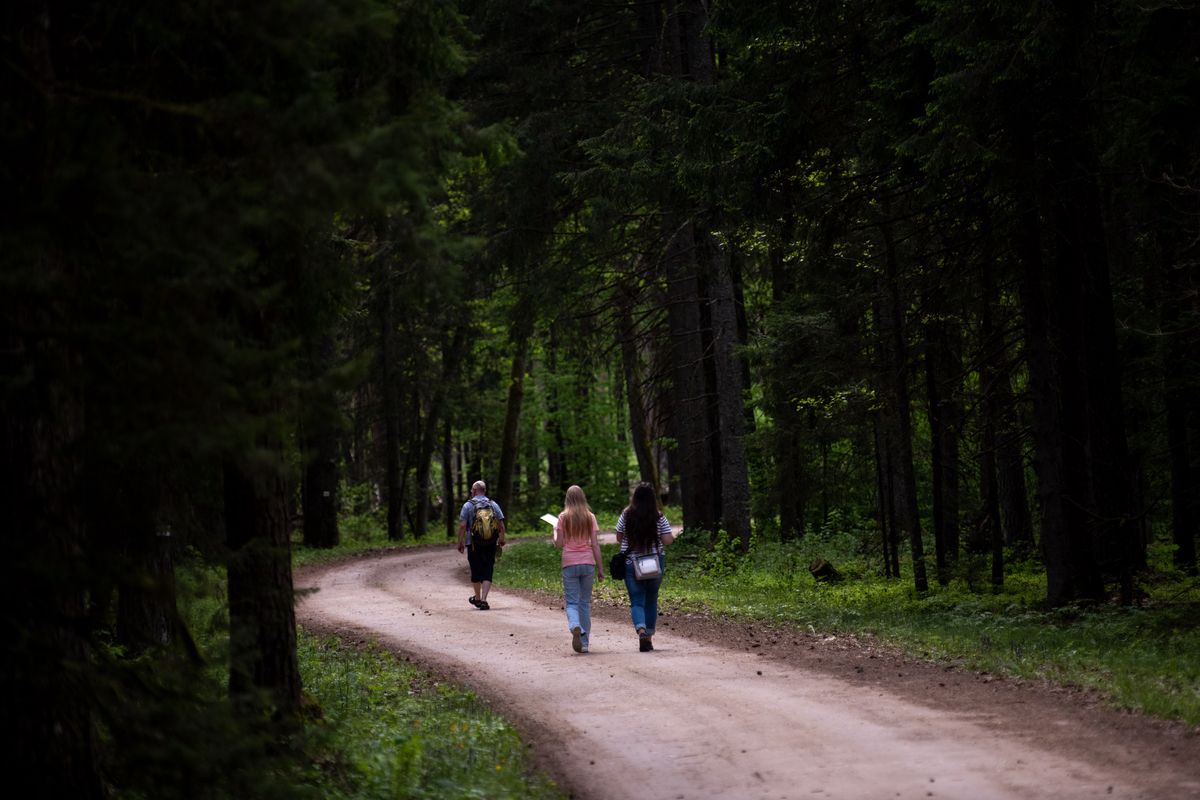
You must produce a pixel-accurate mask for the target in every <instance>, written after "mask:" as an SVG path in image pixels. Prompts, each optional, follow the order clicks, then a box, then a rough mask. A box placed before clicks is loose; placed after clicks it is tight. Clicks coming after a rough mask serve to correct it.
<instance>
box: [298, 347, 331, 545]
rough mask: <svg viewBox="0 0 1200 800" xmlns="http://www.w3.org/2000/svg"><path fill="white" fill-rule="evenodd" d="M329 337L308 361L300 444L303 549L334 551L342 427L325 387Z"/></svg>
mask: <svg viewBox="0 0 1200 800" xmlns="http://www.w3.org/2000/svg"><path fill="white" fill-rule="evenodd" d="M333 360H334V343H333V337H332V336H323V337H321V340H320V342H318V343H317V344H316V346H315V347H313V353H312V355H311V358H310V367H311V368H310V373H309V377H310V380H311V387H310V389H309V392H310V393H311V394H310V396H309V397H308V398H307V404H308V406H309V413H308V415H307V419H306V420H305V425H304V431H303V435H302V441H303V442H304V444H305V447H304V450H305V465H304V477H303V479H302V483H301V493H300V494H301V507H302V509H303V515H304V546H305V547H322V548H328V547H337V544H338V541H339V540H340V538H341V537H340V533H339V531H338V483H339V474H338V473H339V470H338V450H339V447H338V431H339V429H340V427H341V420H340V419H339V412H338V405H337V397H336V395H335V393H334V391H333V390H332V389H330V388H328V387H327V386H326V381H327V377H326V376H327V374H328V372H329V370H330V369H331V368H332V367H333Z"/></svg>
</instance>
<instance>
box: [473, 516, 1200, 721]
mask: <svg viewBox="0 0 1200 800" xmlns="http://www.w3.org/2000/svg"><path fill="white" fill-rule="evenodd" d="M863 541H864V533H863V532H862V531H855V530H852V529H851V530H847V531H845V532H838V531H835V530H826V531H824V532H815V533H811V534H810V535H809V536H808V537H806V538H805V539H804V540H803V542H801V543H799V544H794V545H789V546H783V545H780V544H776V543H758V544H756V545H755V546H754V547H753V550H752V552H751V554H750V555H749V556H747V557H745V558H739V557H736V556H734V555H733V554H732V552H731V551H729V550H728V549H726V548H723V547H721V546H717V547H715V548H713V549H711V550H710V549H709V548H708V547H707V541H705V542H700V541H698V537H696V536H694V535H691V534H685V535H684V536H683V537H681V538H680V539H679V540H677V542H676V544H674V545H672V546H671V547H670V548H668V550H667V577H666V580H665V581H664V583H663V587H662V592H661V595H660V602H661V603H662V604H663V606H664V608H667V609H673V610H676V611H683V610H692V611H704V612H707V613H712V614H716V615H719V616H725V617H729V618H731V619H735V620H741V621H758V622H765V623H771V624H778V625H788V626H795V627H798V628H801V629H803V630H808V631H815V632H828V633H835V634H857V635H864V634H865V635H871V636H874V637H877V638H878V639H880V640H882V641H883V642H885V643H887V644H889V645H891V646H894V647H896V648H898V649H900V650H901V651H903V652H905V653H907V654H909V655H912V656H917V657H922V658H927V659H933V660H940V661H949V662H954V663H959V664H962V665H963V666H966V667H968V668H970V669H975V670H983V671H988V672H994V673H998V674H1004V675H1009V676H1013V677H1019V678H1025V679H1030V680H1040V679H1045V680H1048V681H1051V682H1054V683H1058V684H1064V685H1074V686H1083V687H1089V688H1093V689H1097V690H1099V691H1100V692H1102V693H1103V694H1104V695H1106V696H1107V697H1109V698H1110V699H1111V700H1112V702H1113V703H1114V704H1116V705H1118V706H1120V707H1123V708H1129V709H1137V710H1140V711H1144V712H1146V713H1149V714H1153V715H1155V716H1159V717H1164V718H1168V719H1180V720H1183V721H1185V722H1187V723H1188V724H1191V725H1200V625H1198V621H1200V582H1197V581H1196V579H1190V580H1189V579H1185V578H1184V577H1183V576H1180V575H1177V574H1171V573H1170V571H1169V569H1168V568H1167V566H1166V564H1167V563H1168V561H1169V558H1168V557H1167V555H1166V554H1165V553H1163V552H1160V551H1155V554H1154V556H1155V557H1154V563H1155V564H1156V565H1157V566H1158V569H1159V570H1160V571H1159V572H1156V573H1153V574H1154V575H1155V577H1154V579H1153V580H1150V579H1147V581H1146V582H1145V583H1144V584H1143V588H1144V589H1145V590H1147V591H1148V593H1149V599H1148V600H1147V601H1146V602H1145V603H1144V604H1143V606H1142V607H1134V608H1121V607H1119V606H1116V605H1104V606H1096V607H1091V608H1087V607H1070V608H1065V609H1058V610H1048V609H1046V608H1045V607H1044V604H1043V599H1044V597H1045V575H1044V574H1043V573H1041V572H1039V571H1037V570H1036V569H1035V568H1034V567H1033V566H1031V565H1028V564H1026V565H1017V566H1016V567H1014V568H1012V569H1011V570H1010V572H1009V575H1008V577H1007V580H1006V587H1005V590H1004V591H1003V592H1002V593H1000V594H992V593H991V591H990V587H988V586H987V585H986V584H987V574H986V572H985V571H984V569H983V568H982V567H981V565H979V564H976V565H974V566H976V568H977V570H976V573H977V574H975V575H973V574H971V572H970V571H969V570H967V569H965V568H964V569H963V570H961V575H960V577H957V578H955V579H954V580H953V581H951V583H950V585H949V586H946V587H938V586H937V585H936V584H935V585H934V586H933V588H932V589H931V591H930V592H929V594H927V595H926V596H924V597H920V596H918V595H917V594H916V592H915V591H914V590H913V588H912V579H911V567H910V565H909V564H908V563H903V562H902V571H903V573H904V575H905V577H904V578H902V579H901V580H886V579H884V578H882V577H879V575H878V573H879V567H878V564H871V563H868V562H867V561H866V560H865V559H864V558H863V557H862V556H861V555H859V554H858V553H859V551H860V550H861V548H862V543H863ZM611 549H612V548H611V547H606V548H605V557H606V558H607V557H608V554H609V552H611ZM817 557H821V558H826V559H828V560H830V561H832V562H833V563H834V564H835V566H836V567H837V568H838V569H839V571H841V573H842V574H843V575H844V576H845V579H844V580H843V581H841V582H840V583H834V584H817V583H815V582H814V581H813V580H812V578H811V576H810V575H809V573H808V569H807V565H808V564H809V562H810V561H811V560H812V559H814V558H817ZM496 580H497V582H498V584H499V585H501V586H519V587H526V588H530V589H542V590H547V591H559V590H560V586H559V583H560V578H559V569H558V555H557V553H556V552H555V551H554V549H553V548H552V547H550V546H548V545H544V544H534V543H531V544H528V545H525V546H522V547H519V548H514V549H513V550H512V551H511V552H510V553H506V554H505V556H504V559H503V562H502V563H501V564H499V565H498V567H497V576H496ZM597 592H598V596H599V597H601V598H603V597H609V598H615V599H618V600H620V599H622V598H623V597H624V589H623V586H622V585H621V584H619V583H613V582H609V581H606V582H605V583H604V584H602V585H600V586H598V588H597Z"/></svg>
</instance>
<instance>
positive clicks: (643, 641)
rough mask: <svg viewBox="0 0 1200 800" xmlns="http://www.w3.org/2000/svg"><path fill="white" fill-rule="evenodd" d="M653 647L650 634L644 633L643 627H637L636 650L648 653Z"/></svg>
mask: <svg viewBox="0 0 1200 800" xmlns="http://www.w3.org/2000/svg"><path fill="white" fill-rule="evenodd" d="M653 649H654V644H653V642H651V641H650V634H648V633H646V629H645V628H638V650H639V651H640V652H643V653H649V652H650V651H651V650H653Z"/></svg>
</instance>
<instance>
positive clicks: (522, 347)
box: [495, 313, 565, 513]
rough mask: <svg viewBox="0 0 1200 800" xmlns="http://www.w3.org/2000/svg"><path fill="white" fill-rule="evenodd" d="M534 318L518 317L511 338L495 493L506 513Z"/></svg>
mask: <svg viewBox="0 0 1200 800" xmlns="http://www.w3.org/2000/svg"><path fill="white" fill-rule="evenodd" d="M533 319H534V318H533V315H532V314H529V313H524V314H519V315H518V317H517V322H516V323H515V324H514V325H513V330H512V333H511V335H510V341H511V342H512V347H513V357H512V370H511V373H510V374H509V379H508V405H507V407H506V410H505V413H504V431H503V433H502V434H501V437H500V474H499V475H498V476H497V480H496V494H495V500H496V502H498V503H499V504H500V508H502V509H504V510H505V513H508V508H509V506H510V505H512V490H513V465H514V464H515V463H516V460H517V446H518V444H519V442H518V436H517V434H518V433H519V431H520V424H521V404H522V402H523V401H524V399H525V360H526V358H527V357H528V355H529V339H530V336H531V334H532V333H533ZM564 491H565V489H564Z"/></svg>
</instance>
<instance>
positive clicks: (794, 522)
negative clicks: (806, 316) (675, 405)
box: [767, 224, 890, 567]
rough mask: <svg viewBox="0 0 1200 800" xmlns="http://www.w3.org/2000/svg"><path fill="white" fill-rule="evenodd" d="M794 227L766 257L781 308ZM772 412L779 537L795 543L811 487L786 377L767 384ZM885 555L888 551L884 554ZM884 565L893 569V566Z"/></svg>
mask: <svg viewBox="0 0 1200 800" xmlns="http://www.w3.org/2000/svg"><path fill="white" fill-rule="evenodd" d="M790 232H791V225H790V224H789V225H786V226H783V227H782V228H781V232H780V240H781V241H780V243H778V244H775V245H773V246H772V247H771V248H770V250H769V251H768V253H767V257H768V260H769V262H770V265H771V299H772V300H773V301H774V302H775V303H776V304H780V303H782V302H784V301H785V300H786V299H787V298H788V296H790V295H791V293H792V292H793V291H794V289H795V286H794V281H793V280H792V276H791V273H790V272H789V270H788V268H787V265H786V264H784V261H783V253H784V246H783V242H784V241H786V240H787V239H788V238H790ZM768 392H769V396H771V398H772V399H771V411H772V416H773V417H774V421H775V429H774V435H773V436H772V438H771V450H772V456H773V458H774V462H775V464H774V471H773V472H774V476H775V491H774V495H775V498H774V499H775V504H776V506H777V507H778V511H779V537H780V540H781V541H785V542H787V541H793V540H796V539H799V538H800V537H802V536H803V535H804V515H805V505H806V500H807V497H808V486H807V481H806V476H805V475H804V460H803V459H804V439H803V435H802V434H801V432H800V427H801V420H800V413H799V411H798V410H797V409H796V404H795V403H794V402H793V400H792V396H791V389H790V387H789V386H787V385H785V384H784V380H783V376H780V377H777V378H775V379H774V380H769V382H768ZM885 553H886V551H885ZM885 564H886V565H887V566H888V567H890V563H888V562H886V556H885Z"/></svg>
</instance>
